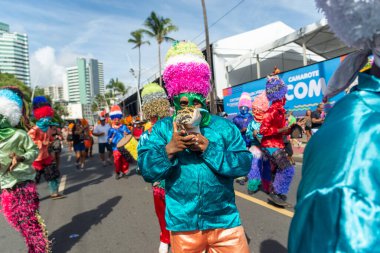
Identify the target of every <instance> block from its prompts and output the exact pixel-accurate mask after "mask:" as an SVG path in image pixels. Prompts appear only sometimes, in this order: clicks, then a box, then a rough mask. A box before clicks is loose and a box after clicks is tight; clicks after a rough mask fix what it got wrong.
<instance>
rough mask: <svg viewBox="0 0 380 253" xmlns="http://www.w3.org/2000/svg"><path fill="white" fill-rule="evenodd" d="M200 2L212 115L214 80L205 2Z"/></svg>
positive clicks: (214, 106)
mask: <svg viewBox="0 0 380 253" xmlns="http://www.w3.org/2000/svg"><path fill="white" fill-rule="evenodd" d="M201 1H202V10H203V21H204V26H205V34H206V59H207V63H208V65H209V66H210V70H211V80H210V83H211V92H210V111H211V113H212V114H216V111H217V109H216V104H215V85H214V78H213V74H212V71H213V69H212V66H211V50H210V39H209V33H208V22H207V12H206V4H205V0H201Z"/></svg>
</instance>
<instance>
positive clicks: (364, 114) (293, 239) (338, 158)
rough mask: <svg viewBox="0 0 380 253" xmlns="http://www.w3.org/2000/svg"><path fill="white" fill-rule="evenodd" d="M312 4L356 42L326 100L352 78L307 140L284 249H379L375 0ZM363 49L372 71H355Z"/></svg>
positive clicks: (379, 23) (379, 34)
mask: <svg viewBox="0 0 380 253" xmlns="http://www.w3.org/2000/svg"><path fill="white" fill-rule="evenodd" d="M316 3H317V6H318V8H321V9H322V10H323V12H324V13H325V15H326V17H327V20H328V22H329V25H330V27H331V29H332V30H333V31H334V32H335V34H336V36H338V37H339V38H340V39H341V40H342V41H343V42H345V43H346V44H347V45H348V46H351V47H356V48H357V49H360V50H358V51H356V52H354V53H352V54H349V55H348V56H347V57H346V58H345V59H344V60H343V62H342V63H341V65H340V66H339V67H338V69H337V70H336V72H335V73H334V75H333V77H332V78H331V79H330V81H329V83H328V86H327V89H326V92H325V93H324V96H325V99H324V100H325V102H326V100H327V99H329V98H331V97H333V96H334V95H336V94H338V93H340V92H342V91H344V90H345V89H347V88H348V87H349V86H350V85H351V84H352V82H353V81H354V80H355V79H356V77H357V76H359V80H358V81H359V82H358V85H356V86H354V87H352V88H351V91H350V93H349V94H347V95H345V96H344V97H343V98H341V99H340V100H339V101H338V102H336V104H335V105H334V107H333V108H332V109H331V110H330V111H329V113H328V115H327V117H326V120H325V122H324V123H323V125H322V127H321V128H320V129H319V130H318V131H317V132H316V133H315V134H314V135H313V136H312V137H311V139H310V141H309V143H308V145H307V147H306V150H305V153H304V160H303V168H302V180H301V183H300V185H299V188H298V193H297V205H296V207H295V215H294V218H293V220H292V223H291V227H290V233H289V239H288V246H289V247H288V248H289V252H290V253H298V252H310V253H316V252H318V253H319V252H326V253H332V252H361V253H375V252H380V247H379V245H380V236H379V231H380V179H379V175H380V165H379V164H380V155H379V154H380V134H379V130H380V128H379V126H380V16H379V12H380V1H378V0H366V1H357V0H340V1H337V0H330V1H326V0H318V1H316ZM369 54H373V56H374V63H373V65H372V68H371V70H369V72H367V73H359V70H360V69H361V68H362V67H363V66H364V65H365V64H366V63H367V57H368V55H369Z"/></svg>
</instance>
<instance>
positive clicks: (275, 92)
mask: <svg viewBox="0 0 380 253" xmlns="http://www.w3.org/2000/svg"><path fill="white" fill-rule="evenodd" d="M287 91H288V87H287V86H286V84H285V83H284V81H282V79H280V78H279V77H278V76H277V75H271V76H268V77H267V82H266V85H265V92H266V94H267V98H268V100H269V101H270V102H273V101H276V100H282V99H283V98H284V97H285V95H286V93H287Z"/></svg>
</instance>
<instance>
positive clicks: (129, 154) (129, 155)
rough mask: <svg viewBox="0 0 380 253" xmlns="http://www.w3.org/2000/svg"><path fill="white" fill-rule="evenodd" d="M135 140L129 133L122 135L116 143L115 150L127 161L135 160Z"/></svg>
mask: <svg viewBox="0 0 380 253" xmlns="http://www.w3.org/2000/svg"><path fill="white" fill-rule="evenodd" d="M137 145H138V142H137V140H136V139H135V138H134V137H133V136H132V135H131V134H129V135H127V136H124V137H123V138H122V139H121V140H120V141H119V142H118V143H117V145H116V147H117V150H119V152H120V153H121V154H122V155H123V156H124V158H125V159H127V161H133V162H136V161H137Z"/></svg>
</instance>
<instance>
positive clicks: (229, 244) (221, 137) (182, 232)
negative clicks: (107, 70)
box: [138, 42, 252, 253]
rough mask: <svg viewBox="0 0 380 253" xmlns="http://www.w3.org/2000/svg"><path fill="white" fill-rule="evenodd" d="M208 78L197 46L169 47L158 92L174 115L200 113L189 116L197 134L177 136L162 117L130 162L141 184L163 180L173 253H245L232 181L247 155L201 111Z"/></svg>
mask: <svg viewBox="0 0 380 253" xmlns="http://www.w3.org/2000/svg"><path fill="white" fill-rule="evenodd" d="M209 80H210V69H209V66H208V64H207V62H206V61H205V60H204V57H203V55H202V53H201V51H200V50H199V49H198V48H197V46H196V45H195V44H193V43H190V42H179V43H175V44H174V45H173V47H172V48H171V49H170V50H169V52H168V54H167V65H166V68H165V71H164V81H165V84H166V89H167V91H168V95H169V97H170V98H172V99H173V102H174V105H175V109H176V113H177V112H178V111H179V110H181V109H184V110H186V109H189V108H190V107H191V108H198V109H195V112H197V111H198V112H199V111H201V114H200V115H201V118H196V116H194V115H199V114H193V115H189V117H190V118H191V117H193V121H194V122H199V124H200V125H199V129H200V131H199V132H198V133H193V132H187V133H186V132H185V131H184V130H181V131H179V129H180V126H179V125H178V122H177V121H176V115H175V116H174V118H173V117H168V118H165V119H162V120H160V121H158V122H157V123H156V124H155V125H154V127H153V129H152V132H151V134H150V137H149V140H148V141H147V142H146V143H145V144H144V145H143V146H140V148H139V150H138V153H139V159H138V162H139V166H140V168H141V170H142V176H143V177H144V179H145V180H146V181H147V182H152V183H153V182H156V181H161V180H165V192H166V207H167V208H166V215H165V217H166V224H167V225H166V227H167V229H168V230H169V231H170V232H171V246H172V251H173V252H174V253H179V252H203V251H204V250H210V251H212V250H213V249H215V248H218V249H219V250H220V251H219V252H230V253H234V252H236V253H248V252H249V249H248V244H247V240H246V237H245V234H244V229H243V227H242V226H241V221H240V217H239V212H238V210H237V207H236V204H235V194H234V188H233V180H234V178H237V177H240V176H244V175H247V174H248V172H249V170H250V166H251V160H252V155H251V153H250V152H249V151H248V150H247V149H246V146H245V142H244V140H243V138H242V137H241V134H240V132H239V130H238V129H237V128H236V127H235V126H234V125H233V124H232V123H231V122H229V121H228V120H226V119H224V118H221V117H219V116H214V115H210V114H209V113H208V112H207V111H206V110H205V108H206V99H205V98H206V96H207V94H208V92H209V89H210V83H209ZM200 108H203V109H200ZM194 117H195V118H196V119H194ZM173 121H175V122H173ZM195 128H196V127H195Z"/></svg>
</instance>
